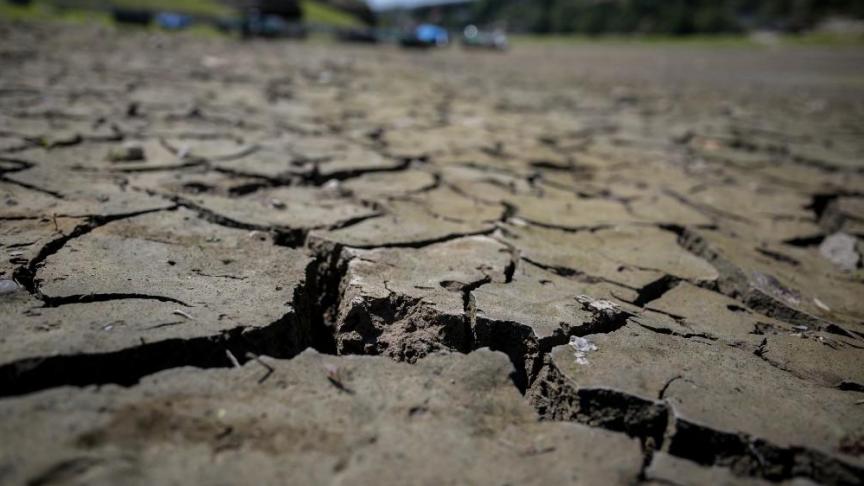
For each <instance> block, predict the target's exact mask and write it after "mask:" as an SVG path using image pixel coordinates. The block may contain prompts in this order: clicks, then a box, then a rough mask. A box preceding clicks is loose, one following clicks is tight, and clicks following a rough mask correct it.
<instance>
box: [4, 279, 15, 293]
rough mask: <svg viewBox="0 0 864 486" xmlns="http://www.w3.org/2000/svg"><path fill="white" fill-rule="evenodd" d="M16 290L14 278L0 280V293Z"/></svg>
mask: <svg viewBox="0 0 864 486" xmlns="http://www.w3.org/2000/svg"><path fill="white" fill-rule="evenodd" d="M17 290H18V284H17V283H15V281H14V280H8V279H3V280H0V295H6V294H11V293H12V292H15V291H17Z"/></svg>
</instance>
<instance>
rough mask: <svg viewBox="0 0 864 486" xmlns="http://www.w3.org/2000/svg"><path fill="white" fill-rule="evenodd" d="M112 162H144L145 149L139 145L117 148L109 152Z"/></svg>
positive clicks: (109, 158)
mask: <svg viewBox="0 0 864 486" xmlns="http://www.w3.org/2000/svg"><path fill="white" fill-rule="evenodd" d="M108 160H109V161H111V162H138V161H141V160H144V148H143V147H141V146H140V145H137V144H126V145H123V146H121V147H115V148H113V149H111V150H110V151H109V152H108Z"/></svg>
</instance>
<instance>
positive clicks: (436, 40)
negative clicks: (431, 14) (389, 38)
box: [399, 24, 450, 48]
mask: <svg viewBox="0 0 864 486" xmlns="http://www.w3.org/2000/svg"><path fill="white" fill-rule="evenodd" d="M399 43H400V44H402V47H421V48H423V47H442V46H446V45H447V44H449V43H450V33H449V32H447V29H445V28H443V27H440V26H438V25H435V24H420V25H418V26H417V27H415V28H414V29H412V30H411V31H409V32H408V33H406V34H403V35H402V38H401V39H400V41H399Z"/></svg>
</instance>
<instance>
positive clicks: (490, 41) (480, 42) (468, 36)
mask: <svg viewBox="0 0 864 486" xmlns="http://www.w3.org/2000/svg"><path fill="white" fill-rule="evenodd" d="M507 46H508V44H507V34H505V33H504V31H503V30H501V29H494V30H492V31H482V30H480V29H478V28H477V26H476V25H469V26H467V27H465V30H463V31H462V47H466V48H479V49H494V50H499V51H506V50H507Z"/></svg>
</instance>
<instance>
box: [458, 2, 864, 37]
mask: <svg viewBox="0 0 864 486" xmlns="http://www.w3.org/2000/svg"><path fill="white" fill-rule="evenodd" d="M472 8H473V12H472V15H473V17H474V19H475V21H476V22H478V23H501V24H504V25H506V27H507V28H508V29H509V30H511V31H515V32H531V33H535V34H550V33H551V34H570V33H577V34H587V35H595V34H631V33H638V34H664V35H689V34H719V33H738V32H745V31H752V30H777V31H783V32H800V31H803V30H808V29H811V28H813V27H814V26H815V25H817V24H818V23H819V22H822V21H823V20H825V19H828V18H831V17H840V18H846V19H859V20H860V19H864V1H862V0H606V1H604V0H478V1H476V2H474V3H473V5H472Z"/></svg>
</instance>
